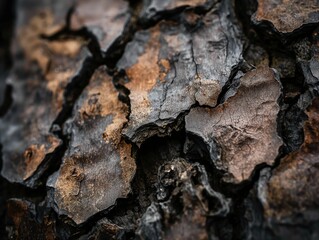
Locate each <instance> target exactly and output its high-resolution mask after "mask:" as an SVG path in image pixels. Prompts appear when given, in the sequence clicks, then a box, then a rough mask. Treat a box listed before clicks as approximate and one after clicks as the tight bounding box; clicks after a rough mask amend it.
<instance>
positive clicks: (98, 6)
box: [70, 0, 130, 51]
mask: <svg viewBox="0 0 319 240" xmlns="http://www.w3.org/2000/svg"><path fill="white" fill-rule="evenodd" d="M129 18H130V12H129V3H128V2H127V1H124V0H119V1H116V0H108V1H104V0H93V1H85V0H77V1H76V6H75V9H74V13H73V15H72V17H71V26H70V27H71V30H79V29H81V28H83V27H86V28H87V29H88V30H89V31H91V32H92V33H93V34H94V35H95V36H97V38H98V41H99V43H100V47H101V50H102V51H107V50H108V49H109V47H110V46H111V45H112V44H113V43H114V42H115V41H119V40H120V37H121V35H122V33H123V31H124V30H125V26H126V24H127V23H128V21H129Z"/></svg>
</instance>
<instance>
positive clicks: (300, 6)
mask: <svg viewBox="0 0 319 240" xmlns="http://www.w3.org/2000/svg"><path fill="white" fill-rule="evenodd" d="M254 18H255V20H257V21H269V22H271V23H272V24H273V25H274V27H275V28H276V29H277V30H278V31H279V32H282V33H291V32H293V31H296V30H297V29H298V28H300V27H301V26H302V25H305V24H311V23H312V24H315V23H318V22H319V3H318V1H317V0H307V1H299V0H284V1H282V0H258V9H257V12H256V14H255V16H254Z"/></svg>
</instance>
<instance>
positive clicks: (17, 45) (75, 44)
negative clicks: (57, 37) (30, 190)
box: [0, 0, 88, 187]
mask: <svg viewBox="0 0 319 240" xmlns="http://www.w3.org/2000/svg"><path fill="white" fill-rule="evenodd" d="M70 4H71V2H68V3H67V2H64V1H59V2H58V3H56V2H52V1H33V0H27V1H25V0H23V1H18V3H17V6H16V8H17V10H18V11H17V15H18V16H17V24H16V29H15V35H16V37H15V41H14V42H13V62H14V66H13V69H12V71H11V74H10V75H9V77H8V82H9V83H10V84H11V85H12V87H13V94H12V95H13V105H12V107H11V108H10V110H9V111H8V113H7V114H6V116H5V117H4V118H3V119H1V121H0V131H1V136H0V139H1V143H2V145H3V168H2V172H1V174H2V176H4V177H5V178H7V179H8V180H9V181H11V182H19V183H23V184H25V185H28V186H30V187H35V186H36V184H37V183H36V181H37V180H38V178H39V177H40V176H41V174H42V173H43V172H44V171H45V170H46V168H48V162H49V159H50V158H52V154H53V153H54V151H55V150H56V149H57V148H58V147H59V146H60V145H61V140H60V139H58V138H57V137H56V136H54V135H53V134H51V133H50V127H51V125H52V123H53V121H54V120H55V118H56V117H57V115H58V114H59V112H60V111H61V109H62V104H63V93H64V88H65V86H66V85H67V83H68V82H69V80H70V79H71V78H72V76H73V75H75V74H76V72H77V71H78V70H79V69H80V67H81V65H82V61H83V59H84V56H87V55H88V52H87V51H85V49H83V48H82V46H83V44H84V43H82V42H79V41H78V40H64V41H59V42H54V41H53V42H47V41H45V40H43V39H42V38H41V35H42V34H46V35H49V34H51V33H53V32H55V31H57V30H58V29H61V28H62V27H63V26H64V24H65V18H66V15H67V10H68V9H69V7H70Z"/></svg>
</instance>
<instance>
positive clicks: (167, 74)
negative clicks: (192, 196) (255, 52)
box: [118, 1, 243, 144]
mask: <svg viewBox="0 0 319 240" xmlns="http://www.w3.org/2000/svg"><path fill="white" fill-rule="evenodd" d="M228 4H229V2H228V1H224V2H223V4H219V5H218V6H217V8H218V9H217V10H216V9H214V10H212V11H210V12H208V13H207V14H206V15H205V16H200V15H196V14H195V13H192V12H187V13H186V12H185V13H184V14H182V16H181V18H183V19H181V20H180V22H179V23H178V22H172V21H161V22H160V23H159V24H157V25H155V26H154V27H152V28H150V29H148V30H143V31H138V32H137V33H136V34H135V36H134V39H133V40H132V42H130V43H129V44H128V45H127V47H126V49H125V53H124V55H123V57H122V58H121V59H120V61H119V63H118V68H119V69H122V70H125V72H126V75H127V77H128V80H129V81H128V82H127V83H126V84H125V86H126V87H127V88H128V89H129V90H130V95H129V98H130V103H131V114H130V120H129V122H128V126H127V127H126V129H125V131H124V134H125V135H126V136H128V137H129V138H130V139H131V140H132V141H134V142H136V143H137V144H140V143H141V142H143V140H144V139H146V138H148V137H150V136H152V135H155V134H158V135H160V134H166V133H167V132H169V131H171V130H172V128H173V127H171V126H170V124H171V123H173V122H174V121H175V120H176V119H177V118H178V116H179V115H180V114H181V113H183V112H185V111H187V110H189V109H190V107H191V106H192V105H194V104H195V103H196V102H198V103H199V104H201V105H209V106H215V105H216V103H217V99H218V96H219V94H220V92H221V90H222V88H223V86H224V85H225V83H226V82H227V81H228V78H229V76H230V75H231V71H232V69H233V68H234V67H236V66H237V65H238V64H239V62H240V61H241V59H242V57H241V54H242V49H243V43H242V41H241V40H240V36H241V32H240V31H239V29H238V28H237V27H236V26H237V25H236V24H235V22H236V21H235V19H234V16H233V15H232V10H231V7H230V6H229V5H228ZM192 21H195V22H197V24H196V23H194V22H192ZM192 24H194V25H196V26H197V27H193V28H192V27H190V25H192ZM230 53H231V54H230ZM212 63H213V64H212Z"/></svg>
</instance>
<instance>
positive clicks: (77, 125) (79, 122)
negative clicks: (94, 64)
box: [49, 67, 135, 224]
mask: <svg viewBox="0 0 319 240" xmlns="http://www.w3.org/2000/svg"><path fill="white" fill-rule="evenodd" d="M127 114H128V107H127V105H125V104H124V103H122V102H121V101H119V99H118V92H117V91H116V89H115V88H114V87H113V84H112V78H111V77H110V76H109V75H108V74H107V73H106V70H105V69H104V68H102V67H100V68H99V69H97V70H96V72H95V73H94V75H93V77H92V79H91V81H90V84H89V86H88V87H87V88H86V89H85V90H84V92H83V93H82V95H81V96H80V97H79V99H78V101H77V102H76V104H75V108H74V112H73V118H72V119H70V120H69V121H68V123H67V126H66V127H65V131H66V132H68V131H69V133H70V143H69V148H68V150H67V152H66V153H65V155H64V157H63V163H62V165H61V167H60V170H59V171H58V173H57V174H54V175H53V176H52V178H51V179H50V181H49V182H50V184H49V185H50V186H51V187H53V188H54V201H55V204H56V207H57V209H56V211H57V212H58V213H59V214H62V215H67V216H68V217H70V218H71V219H72V220H73V221H74V222H75V223H76V224H81V223H83V222H85V221H86V220H87V219H88V218H89V217H91V216H92V215H94V214H95V213H98V212H100V211H102V210H106V209H107V208H109V207H111V206H113V205H114V204H115V201H116V199H118V198H125V197H126V196H127V194H128V193H129V192H130V181H131V179H132V177H133V175H134V173H135V161H134V159H133V158H132V157H131V145H130V144H127V143H126V142H125V141H124V140H123V139H122V138H121V131H122V128H123V126H124V124H125V123H126V122H127V119H126V116H127Z"/></svg>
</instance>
